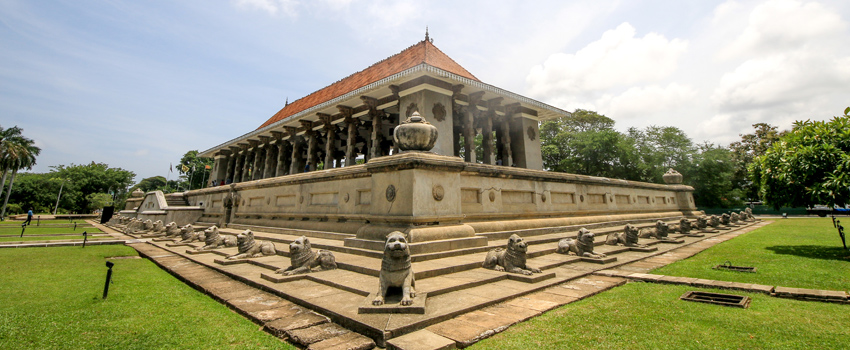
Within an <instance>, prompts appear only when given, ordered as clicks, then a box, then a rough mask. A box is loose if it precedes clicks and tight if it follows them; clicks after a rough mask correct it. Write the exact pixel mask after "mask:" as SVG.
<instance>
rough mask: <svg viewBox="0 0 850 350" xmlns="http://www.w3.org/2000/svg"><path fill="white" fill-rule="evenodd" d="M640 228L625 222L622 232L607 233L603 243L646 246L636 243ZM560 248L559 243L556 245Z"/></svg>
mask: <svg viewBox="0 0 850 350" xmlns="http://www.w3.org/2000/svg"><path fill="white" fill-rule="evenodd" d="M639 233H640V230H639V229H638V228H637V227H636V226H634V225H632V224H626V226H625V227H624V228H623V232H611V233H609V234H608V237H606V238H605V244H608V245H622V246H626V247H641V248H643V247H646V245H645V244H638V234H639ZM558 248H560V244H559V245H558Z"/></svg>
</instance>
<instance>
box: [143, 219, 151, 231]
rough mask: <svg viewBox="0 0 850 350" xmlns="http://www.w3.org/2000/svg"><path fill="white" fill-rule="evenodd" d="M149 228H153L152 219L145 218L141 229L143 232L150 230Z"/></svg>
mask: <svg viewBox="0 0 850 350" xmlns="http://www.w3.org/2000/svg"><path fill="white" fill-rule="evenodd" d="M151 230H153V220H151V219H147V220H145V222H144V223H143V226H142V231H143V232H150V231H151Z"/></svg>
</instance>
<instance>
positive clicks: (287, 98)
mask: <svg viewBox="0 0 850 350" xmlns="http://www.w3.org/2000/svg"><path fill="white" fill-rule="evenodd" d="M283 106H284V107H286V106H289V96H286V104H285V105H283Z"/></svg>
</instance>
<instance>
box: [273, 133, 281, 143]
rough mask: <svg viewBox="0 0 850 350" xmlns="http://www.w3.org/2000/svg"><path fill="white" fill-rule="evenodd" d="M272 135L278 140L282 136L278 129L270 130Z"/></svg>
mask: <svg viewBox="0 0 850 350" xmlns="http://www.w3.org/2000/svg"><path fill="white" fill-rule="evenodd" d="M272 137H274V139H275V140H278V141H280V139H282V138H283V132H280V131H272Z"/></svg>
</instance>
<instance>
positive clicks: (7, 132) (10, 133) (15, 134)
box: [0, 126, 23, 198]
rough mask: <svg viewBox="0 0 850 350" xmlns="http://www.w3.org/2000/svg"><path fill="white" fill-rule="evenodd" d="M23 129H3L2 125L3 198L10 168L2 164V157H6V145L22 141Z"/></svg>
mask: <svg viewBox="0 0 850 350" xmlns="http://www.w3.org/2000/svg"><path fill="white" fill-rule="evenodd" d="M21 131H23V130H22V129H21V128H19V127H17V126H15V127H12V128H9V129H3V127H2V126H0V170H3V179H2V180H0V198H3V197H2V196H3V190H4V188H5V187H6V175H9V169H8V168H6V167H5V166H4V165H3V164H2V159H4V158H5V156H4V155H5V154H6V151H5V150H6V145H9V144H12V143H18V142H20V139H21V138H22V137H23V136H22V135H21Z"/></svg>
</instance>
